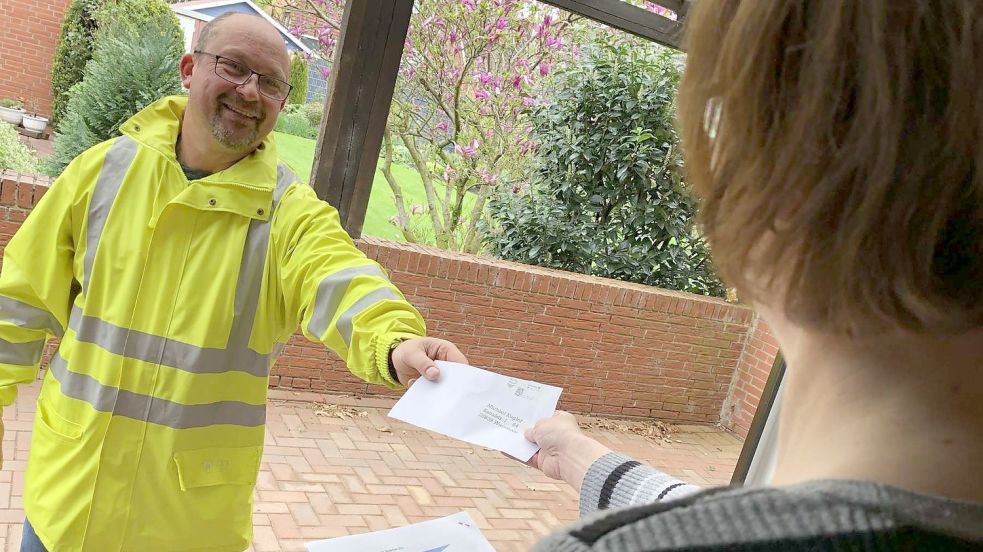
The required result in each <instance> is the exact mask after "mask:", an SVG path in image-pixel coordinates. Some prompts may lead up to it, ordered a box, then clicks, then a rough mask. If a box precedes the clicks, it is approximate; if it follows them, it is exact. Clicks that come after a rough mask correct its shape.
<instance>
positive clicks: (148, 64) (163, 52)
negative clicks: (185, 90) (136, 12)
mask: <svg viewBox="0 0 983 552" xmlns="http://www.w3.org/2000/svg"><path fill="white" fill-rule="evenodd" d="M127 1H132V0H127ZM141 1H143V0H141ZM158 1H162V0H155V1H154V3H156V2H158ZM148 3H149V2H148ZM121 4H122V2H121ZM169 15H170V17H166V16H165V17H156V18H154V19H150V20H146V21H144V22H137V21H134V20H132V19H130V20H124V21H123V23H122V24H121V25H120V26H118V27H117V26H112V27H110V28H109V29H107V30H106V32H105V33H103V32H102V31H100V34H99V38H98V40H97V41H96V50H95V52H94V54H93V56H92V61H91V62H90V63H89V64H88V66H87V67H86V69H85V78H84V79H83V80H82V82H81V83H79V84H77V85H75V86H74V87H73V88H72V90H71V91H70V94H69V95H70V99H69V103H68V112H67V114H66V118H65V120H64V122H63V123H62V125H61V126H60V127H59V129H58V132H57V133H56V135H55V147H54V153H53V154H52V156H51V159H50V161H49V164H48V166H47V167H46V170H47V172H49V174H53V175H57V174H59V173H61V171H62V170H63V169H64V168H65V166H66V165H68V163H70V162H71V160H72V159H74V158H75V157H76V156H77V155H78V154H80V153H82V152H83V151H85V150H86V149H88V148H90V147H92V146H94V145H96V144H98V143H99V142H102V141H104V140H108V139H109V138H112V137H114V136H118V135H119V127H120V125H121V124H123V123H124V122H125V121H126V120H127V119H129V118H130V117H132V116H133V115H134V114H135V113H137V112H138V111H140V110H141V109H143V108H144V107H146V106H147V105H149V104H151V103H153V102H154V101H156V100H157V99H159V98H161V97H163V96H167V95H171V94H177V93H180V92H181V90H182V88H181V80H180V78H179V73H178V63H179V61H180V56H181V53H182V52H183V50H184V47H183V42H179V41H177V37H176V36H175V35H174V33H173V32H172V30H173V27H172V23H173V22H174V21H173V14H169Z"/></svg>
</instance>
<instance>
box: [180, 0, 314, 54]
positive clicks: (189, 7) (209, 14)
mask: <svg viewBox="0 0 983 552" xmlns="http://www.w3.org/2000/svg"><path fill="white" fill-rule="evenodd" d="M171 9H172V10H174V12H175V13H178V14H180V15H184V16H185V17H191V18H193V19H198V20H201V21H211V20H212V19H214V18H216V17H218V16H219V15H222V14H224V13H228V12H239V13H252V14H256V15H258V16H260V17H262V18H263V19H266V20H267V21H268V22H269V23H270V24H271V25H273V27H275V28H276V30H278V31H280V34H281V35H283V40H284V42H285V43H286V44H287V47H289V48H290V49H291V50H299V51H301V52H303V53H305V54H308V55H309V54H311V53H313V51H312V50H311V49H310V48H308V47H307V45H306V44H304V43H303V42H302V41H301V40H300V39H298V38H297V37H295V36H294V35H292V34H290V31H288V30H287V29H286V28H285V27H284V26H283V25H281V24H280V22H279V21H277V20H276V19H273V18H272V17H270V14H268V13H266V12H265V11H263V8H260V7H259V6H257V5H256V4H254V3H253V2H252V1H251V0H189V1H187V2H179V3H177V4H171Z"/></svg>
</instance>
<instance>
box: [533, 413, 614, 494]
mask: <svg viewBox="0 0 983 552" xmlns="http://www.w3.org/2000/svg"><path fill="white" fill-rule="evenodd" d="M525 437H526V439H527V440H528V441H531V442H533V443H536V444H537V445H539V446H540V447H541V448H540V449H539V451H538V452H537V453H536V454H534V455H533V456H532V458H530V459H529V461H528V462H526V464H528V465H530V466H532V467H534V468H536V469H538V470H540V471H542V472H543V473H545V474H546V475H547V476H548V477H551V478H553V479H562V480H563V481H566V482H567V483H569V484H570V485H571V486H573V488H574V489H576V490H577V492H578V493H579V492H580V486H581V484H582V483H583V481H584V476H585V475H586V474H587V470H589V469H590V467H591V465H592V464H593V463H594V462H595V461H596V460H597V459H598V458H600V457H602V456H604V455H605V454H607V453H609V452H611V449H609V448H607V447H605V446H604V445H602V444H601V443H599V442H597V441H596V440H594V439H592V438H590V437H588V436H587V435H585V434H584V432H583V431H581V429H580V426H579V425H577V419H576V418H574V416H573V414H570V413H569V412H564V411H562V410H557V411H556V412H555V413H554V414H553V416H552V417H550V418H543V419H542V420H539V421H538V422H536V425H535V426H533V427H532V428H530V429H528V430H526V432H525Z"/></svg>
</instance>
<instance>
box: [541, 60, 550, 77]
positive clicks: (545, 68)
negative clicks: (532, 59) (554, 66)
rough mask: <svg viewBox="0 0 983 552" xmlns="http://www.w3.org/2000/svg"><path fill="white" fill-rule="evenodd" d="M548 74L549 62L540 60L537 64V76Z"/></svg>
mask: <svg viewBox="0 0 983 552" xmlns="http://www.w3.org/2000/svg"><path fill="white" fill-rule="evenodd" d="M549 74H550V64H549V63H548V62H545V61H544V62H542V63H540V64H539V76H541V77H545V76H546V75H549Z"/></svg>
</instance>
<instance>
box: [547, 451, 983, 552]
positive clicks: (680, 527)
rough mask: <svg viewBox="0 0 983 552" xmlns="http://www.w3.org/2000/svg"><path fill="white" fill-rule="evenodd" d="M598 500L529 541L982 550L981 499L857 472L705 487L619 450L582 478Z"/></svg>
mask: <svg viewBox="0 0 983 552" xmlns="http://www.w3.org/2000/svg"><path fill="white" fill-rule="evenodd" d="M667 489H668V490H667ZM660 496H661V497H662V498H661V499H660V498H659V497H660ZM653 499H654V502H653ZM644 502H651V503H649V504H644ZM629 504H636V505H635V506H632V507H627V508H625V507H624V506H627V505H629ZM605 507H607V508H610V509H607V510H604V509H603V508H605ZM598 508H600V509H601V511H599V512H594V513H593V514H590V515H587V516H586V517H585V518H584V519H582V520H581V521H580V522H578V523H576V524H575V525H574V526H572V527H570V528H567V529H565V530H563V531H561V532H559V533H555V534H554V535H552V536H550V537H548V538H547V539H546V540H544V541H542V542H540V543H539V544H538V545H537V546H536V547H535V548H534V549H533V550H534V551H535V552H588V551H590V552H608V551H610V552H642V551H645V552H654V551H682V550H686V551H694V552H695V551H700V552H704V551H705V552H709V551H715V550H755V551H799V550H809V551H826V550H830V551H833V550H837V551H838V550H844V551H845V550H850V551H868V550H871V551H874V550H877V551H880V550H884V551H888V550H890V551H894V550H912V551H915V550H919V551H921V550H927V551H932V550H983V503H969V502H960V501H955V500H949V499H945V498H940V497H934V496H928V495H921V494H916V493H912V492H908V491H904V490H901V489H897V488H894V487H889V486H887V485H881V484H877V483H869V482H860V481H815V482H810V483H804V484H801V485H796V486H794V487H785V488H777V487H767V488H766V487H759V488H726V487H724V488H717V489H709V490H700V489H699V488H697V487H694V486H690V485H686V484H685V483H683V482H681V481H679V480H676V479H673V478H671V477H669V476H667V475H666V474H664V473H662V472H659V471H657V470H653V469H651V468H648V467H646V466H643V465H640V464H638V463H637V462H633V461H631V460H630V459H629V458H626V457H624V456H621V455H618V454H609V455H607V456H605V457H603V458H601V459H600V460H598V461H597V462H595V463H594V465H593V466H591V469H590V471H589V472H588V474H587V476H586V478H585V479H584V485H583V490H582V491H581V510H582V512H584V513H585V514H587V513H589V512H591V511H592V510H597V509H598Z"/></svg>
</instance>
